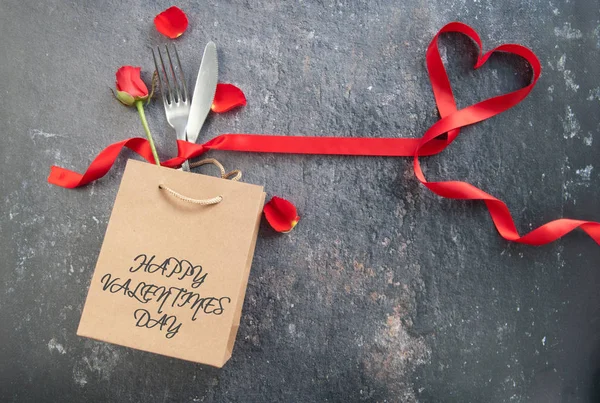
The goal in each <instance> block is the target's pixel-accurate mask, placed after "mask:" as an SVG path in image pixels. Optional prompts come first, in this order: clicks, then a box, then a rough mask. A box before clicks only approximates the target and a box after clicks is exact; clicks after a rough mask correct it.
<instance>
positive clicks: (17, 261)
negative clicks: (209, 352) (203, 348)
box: [0, 0, 600, 402]
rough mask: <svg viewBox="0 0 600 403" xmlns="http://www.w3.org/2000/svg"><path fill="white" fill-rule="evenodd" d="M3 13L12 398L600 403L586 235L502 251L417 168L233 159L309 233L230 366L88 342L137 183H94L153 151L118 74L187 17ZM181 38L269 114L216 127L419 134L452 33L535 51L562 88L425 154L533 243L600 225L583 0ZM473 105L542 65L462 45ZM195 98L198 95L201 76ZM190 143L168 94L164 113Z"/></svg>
mask: <svg viewBox="0 0 600 403" xmlns="http://www.w3.org/2000/svg"><path fill="white" fill-rule="evenodd" d="M147 3H148V2H142V1H139V0H136V1H131V2H121V1H115V0H112V1H103V2H92V1H89V2H67V1H57V0H49V1H41V2H39V1H33V0H24V1H17V0H4V1H2V2H1V3H0V54H1V55H2V58H1V61H0V77H1V79H0V91H1V93H2V100H3V102H2V105H1V106H0V133H1V135H0V156H1V159H0V160H1V161H2V175H0V189H2V191H1V193H2V196H3V197H2V198H3V203H2V207H1V209H0V230H1V232H2V242H1V244H0V256H2V260H1V266H0V269H1V270H0V284H1V286H0V323H1V324H2V325H1V326H0V337H1V340H2V344H1V345H0V400H1V401H6V402H54V401H70V402H79V401H114V402H158V401H161V402H162V401H165V402H168V401H176V402H200V401H205V402H213V401H214V402H250V401H253V402H254V401H256V402H267V401H299V402H312V401H330V402H334V401H336V402H355V401H374V402H385V401H388V402H417V401H418V402H597V401H600V364H599V362H600V340H599V334H600V333H599V332H600V311H599V308H598V306H600V296H599V293H598V288H599V286H600V270H599V269H600V268H599V267H598V266H599V264H598V262H600V248H599V247H598V246H597V245H595V244H594V243H593V241H591V240H590V239H589V238H587V237H586V236H585V235H583V234H582V233H575V234H571V235H569V236H567V237H566V238H564V239H562V240H560V241H558V242H555V243H553V244H551V245H549V246H545V247H539V248H534V247H527V246H520V245H516V244H511V243H508V242H505V241H503V240H502V239H501V238H500V237H499V236H498V235H497V234H496V232H495V230H494V229H493V226H492V223H491V221H490V219H489V216H488V213H487V211H486V210H485V208H484V206H483V205H482V203H466V202H457V201H448V200H441V199H439V198H438V197H436V196H434V195H432V194H431V193H429V192H428V191H427V190H426V189H424V188H423V187H422V186H420V185H419V184H418V182H417V181H416V180H415V179H414V177H413V173H412V168H411V162H410V161H409V160H408V159H404V158H396V159H393V158H347V157H319V156H275V155H249V154H233V153H218V154H217V153H215V154H213V155H214V156H216V157H218V158H219V159H220V160H221V161H222V162H223V163H224V164H225V165H226V166H227V167H232V168H233V167H236V168H240V169H242V170H243V171H244V173H245V180H246V181H247V182H251V183H257V184H261V185H264V186H265V188H266V190H267V192H268V194H269V195H273V194H277V195H282V196H284V197H286V198H288V199H290V200H292V201H294V202H295V203H296V204H297V206H298V208H299V211H300V214H301V215H302V217H303V219H302V221H301V223H300V224H299V225H298V227H297V228H296V229H295V230H294V231H293V232H292V233H290V234H288V235H284V236H279V235H277V234H275V233H273V232H272V231H271V230H270V229H269V228H268V226H267V225H266V224H265V223H264V222H263V224H262V228H261V231H260V237H259V240H258V245H257V249H256V256H255V260H254V265H253V269H252V272H251V275H250V282H249V286H248V292H247V296H246V301H245V305H244V313H243V318H242V323H241V327H240V330H239V334H238V340H237V344H236V347H235V350H234V356H233V358H232V359H231V361H230V362H228V363H227V364H226V366H225V367H224V368H223V369H220V370H219V369H214V368H210V367H206V366H203V365H197V364H193V363H189V362H184V361H179V360H175V359H170V358H166V357H162V356H158V355H153V354H149V353H145V352H140V351H135V350H132V349H127V348H123V347H119V346H114V345H109V344H105V343H100V342H95V341H91V340H86V339H83V338H79V337H77V336H76V335H75V331H76V327H77V324H78V321H79V317H80V314H81V310H82V306H83V303H84V299H85V296H86V292H87V288H88V285H89V282H90V279H91V276H92V271H93V268H94V264H95V260H96V257H97V254H98V251H99V248H100V245H101V242H102V237H103V234H104V231H105V229H106V225H107V220H108V217H109V214H110V211H111V206H112V202H113V200H114V197H115V194H116V191H117V188H118V185H119V179H120V176H121V173H122V171H123V167H124V164H125V161H126V158H127V157H128V156H130V155H127V154H125V155H124V156H122V157H120V158H119V160H118V163H117V164H116V167H115V168H114V169H113V170H112V171H111V172H110V173H109V174H108V175H107V176H106V177H105V178H104V179H102V180H101V181H99V182H97V183H96V184H93V185H90V186H87V187H85V188H82V189H79V190H65V189H61V188H58V187H54V186H50V185H48V184H47V183H46V177H47V174H48V168H49V167H50V165H52V164H57V165H61V166H64V167H68V168H72V169H76V170H79V171H82V170H83V169H85V167H86V166H87V164H88V163H89V162H90V161H91V158H92V157H93V156H94V155H95V154H96V153H97V152H98V151H100V150H101V149H102V148H103V147H105V146H106V145H108V144H110V143H112V142H115V141H118V140H122V139H124V138H127V137H132V136H140V135H142V131H141V127H140V124H139V121H138V118H137V115H136V113H135V112H134V111H133V110H127V109H125V108H124V107H122V106H121V105H119V103H118V102H117V101H115V100H114V99H113V98H112V95H111V92H110V90H109V88H110V87H111V86H112V85H113V81H114V72H115V71H116V69H117V68H118V67H119V66H120V65H123V64H134V65H141V66H142V67H143V69H144V71H145V78H146V79H148V78H149V77H150V74H151V70H152V62H151V58H150V53H149V46H150V45H152V44H156V43H158V42H160V41H164V40H163V39H162V38H160V37H159V35H158V34H157V33H156V32H155V31H154V28H153V25H152V18H153V17H154V15H155V14H156V13H157V12H159V11H161V10H162V9H165V8H167V7H168V6H170V5H171V4H170V3H168V2H151V3H149V4H147ZM179 6H180V7H181V8H183V9H184V10H185V11H186V12H187V13H188V15H189V17H190V20H191V24H190V28H189V30H188V32H186V33H185V34H184V36H183V37H181V38H180V39H178V40H177V46H178V47H179V50H180V53H181V55H182V58H183V62H184V64H185V70H186V73H187V74H188V77H192V76H193V75H194V72H195V71H196V69H197V66H198V64H199V61H200V55H201V50H202V47H203V46H204V44H205V43H206V42H207V41H208V40H209V39H212V40H214V41H215V42H216V43H217V45H218V48H219V62H220V68H221V70H220V74H221V79H222V80H223V81H226V82H233V83H235V84H237V85H238V86H240V87H241V88H243V89H244V91H245V93H246V95H247V97H248V101H249V102H248V106H247V107H245V108H242V109H239V110H237V111H235V112H232V113H229V114H226V115H221V116H212V117H211V118H210V119H209V121H208V124H207V126H206V127H205V129H204V131H203V134H202V138H203V139H207V138H210V137H213V136H215V135H217V134H219V133H227V132H233V133H235V132H249V133H283V134H289V135H294V134H296V135H298V134H304V135H337V136H363V135H366V136H373V137H383V136H412V137H417V136H420V135H421V134H422V133H423V132H424V131H425V130H426V129H427V128H428V127H429V126H430V125H431V124H433V123H434V122H435V120H436V119H437V114H436V110H435V106H434V102H433V96H432V92H431V88H430V85H429V81H428V77H427V74H426V70H425V65H424V51H425V48H426V46H427V44H428V42H429V41H430V39H431V38H432V36H433V34H434V33H435V32H436V31H437V30H438V29H439V28H440V27H442V26H443V25H444V24H445V23H446V22H449V21H452V20H461V21H464V22H467V23H469V24H471V25H472V26H473V27H474V28H475V29H477V30H478V31H479V33H480V34H481V37H482V39H483V41H484V43H485V45H486V47H487V48H491V47H492V46H496V45H498V44H500V43H503V42H517V43H522V44H524V45H526V46H529V47H531V48H532V49H534V50H535V52H536V53H537V54H538V56H539V57H540V60H541V62H542V65H543V68H544V72H543V75H542V78H541V79H540V81H539V85H538V86H537V87H536V88H535V90H534V91H533V92H532V94H531V95H530V96H529V98H528V99H527V100H526V101H525V102H523V103H522V104H521V105H519V106H517V107H516V108H514V109H513V110H511V111H509V112H507V113H504V114H502V115H501V116H498V117H495V118H493V119H491V120H489V121H486V122H484V123H482V124H479V125H476V126H474V127H470V128H467V129H465V130H464V131H463V136H462V137H461V138H460V139H459V140H458V141H457V142H455V143H454V144H453V145H452V147H451V148H450V149H448V150H447V151H445V152H444V153H443V154H441V155H439V156H436V157H432V158H428V159H424V160H423V164H424V167H425V168H426V170H427V174H428V176H429V178H431V179H434V178H438V179H463V180H467V181H469V182H471V183H473V184H475V185H477V186H480V187H482V188H483V189H485V190H487V191H488V192H490V193H491V194H494V195H496V196H498V197H500V198H501V199H503V200H505V201H506V202H507V204H508V205H509V207H510V208H511V211H512V212H513V214H514V217H515V219H516V221H517V224H518V227H519V228H520V230H522V231H526V230H527V229H529V228H533V227H535V226H537V225H539V224H542V223H544V222H546V221H548V220H551V219H554V218H558V217H561V216H566V217H575V218H585V219H595V220H600V209H599V207H598V200H599V198H600V190H599V185H600V174H599V173H600V162H599V161H598V156H599V155H600V117H599V114H598V111H599V106H600V80H599V79H598V77H600V67H599V66H600V12H599V9H600V7H598V2H597V0H585V1H574V0H571V1H569V0H567V1H566V2H557V1H554V0H553V1H547V0H544V1H541V0H535V1H528V2H523V3H521V4H519V3H518V2H497V1H491V0H475V1H471V0H466V1H465V0H462V1H461V0H459V1H455V0H435V1H429V2H424V1H417V0H410V1H405V2H391V1H390V2H367V1H365V2H332V1H327V2H321V1H299V2H272V1H268V0H267V1H263V2H259V1H232V2H216V1H214V2H213V1H211V2H189V1H182V2H180V3H179ZM442 50H443V53H444V58H445V59H446V60H447V62H448V65H449V70H450V74H451V79H452V82H453V84H454V88H455V91H456V96H457V99H458V102H459V104H460V106H465V105H468V104H470V103H472V102H474V101H476V100H478V99H481V98H484V97H489V96H491V95H494V94H499V93H502V92H505V91H508V90H510V89H515V88H518V87H520V86H522V85H524V84H526V83H527V82H528V79H529V71H528V69H527V66H526V65H525V63H524V62H523V61H522V60H519V59H517V58H513V57H508V56H494V57H493V58H492V59H491V60H490V62H489V63H488V65H487V66H485V67H484V68H482V69H481V70H479V71H477V72H473V71H472V68H471V65H472V63H473V61H474V59H475V52H476V50H475V48H474V46H473V45H472V44H471V43H470V42H469V41H468V40H466V39H464V38H463V37H460V36H447V37H444V38H443V40H442ZM190 85H191V83H190ZM147 115H148V117H149V120H150V126H151V128H152V130H153V132H154V134H155V137H156V138H157V142H158V146H159V149H160V155H161V156H162V157H163V158H166V157H168V156H172V155H173V154H174V152H175V144H174V133H173V132H172V131H171V130H170V129H167V126H166V123H165V120H164V116H163V111H162V106H161V103H160V101H158V102H154V104H153V105H151V106H150V107H149V108H148V110H147Z"/></svg>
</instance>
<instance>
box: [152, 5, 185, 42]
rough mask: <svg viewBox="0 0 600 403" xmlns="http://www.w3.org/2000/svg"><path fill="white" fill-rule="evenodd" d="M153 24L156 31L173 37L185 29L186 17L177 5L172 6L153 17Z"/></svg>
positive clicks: (176, 36) (178, 35) (177, 36)
mask: <svg viewBox="0 0 600 403" xmlns="http://www.w3.org/2000/svg"><path fill="white" fill-rule="evenodd" d="M154 25H155V26H156V30H157V31H158V32H160V33H161V34H163V35H165V36H168V37H169V38H171V39H175V38H179V37H180V36H181V35H182V34H183V33H184V32H185V30H186V29H187V27H188V18H187V15H185V13H184V12H183V11H182V10H181V9H180V8H179V7H176V6H173V7H170V8H167V9H166V10H165V11H163V12H162V13H160V14H158V15H157V16H156V17H154Z"/></svg>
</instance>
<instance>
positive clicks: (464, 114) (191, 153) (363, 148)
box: [48, 22, 600, 245]
mask: <svg viewBox="0 0 600 403" xmlns="http://www.w3.org/2000/svg"><path fill="white" fill-rule="evenodd" d="M447 32H458V33H462V34H464V35H467V36H468V37H469V38H471V39H472V40H473V41H474V42H475V43H476V44H477V46H478V47H479V49H480V53H479V56H478V59H477V63H476V64H475V68H476V69H477V68H479V67H481V66H482V65H483V64H485V62H486V61H487V60H488V59H489V57H490V56H491V55H492V53H494V52H507V53H512V54H515V55H518V56H520V57H522V58H524V59H525V60H526V61H527V62H528V63H529V64H530V65H531V68H532V69H533V79H532V81H531V83H530V84H529V85H527V86H526V87H524V88H521V89H519V90H516V91H513V92H510V93H508V94H504V95H500V96H496V97H493V98H489V99H486V100H484V101H481V102H478V103H476V104H474V105H471V106H468V107H466V108H463V109H457V108H456V101H455V99H454V95H453V94H452V87H451V86H450V81H449V79H448V75H447V73H446V69H445V68H444V64H443V62H442V59H441V57H440V53H439V50H438V45H437V42H438V37H439V36H440V35H441V34H443V33H447ZM481 49H482V45H481V40H480V38H479V35H477V32H475V30H474V29H473V28H471V27H469V26H468V25H466V24H463V23H460V22H452V23H449V24H447V25H446V26H444V27H443V28H442V29H441V30H440V31H439V32H438V33H437V34H436V35H435V37H434V38H433V40H432V41H431V43H430V44H429V47H428V48H427V54H426V59H427V70H428V72H429V78H430V80H431V86H432V87H433V93H434V96H435V101H436V104H437V107H438V110H439V113H440V116H441V119H440V120H438V121H437V122H436V123H435V124H433V125H432V126H431V127H430V128H429V129H428V130H427V131H426V132H425V134H424V135H423V137H421V138H419V139H413V138H339V137H296V136H273V135H258V134H223V135H220V136H218V137H215V138H214V139H212V140H210V141H208V142H206V143H204V144H192V143H189V142H186V141H182V140H178V141H177V146H178V155H177V157H175V158H172V159H170V160H168V161H165V162H163V163H162V165H163V166H166V167H172V168H175V167H178V166H180V165H181V164H182V163H183V161H185V160H187V159H189V158H194V157H197V156H199V155H201V154H203V153H204V152H206V151H208V150H228V151H246V152H263V153H287V154H324V155H362V156H388V157H414V170H415V175H416V177H417V179H419V181H421V183H422V184H423V185H425V186H426V187H427V188H428V189H430V190H431V191H432V192H434V193H436V194H437V195H439V196H442V197H446V198H451V199H463V200H483V201H484V202H485V204H486V206H487V208H488V210H489V212H490V215H491V216H492V220H493V222H494V225H495V226H496V229H497V230H498V232H499V233H500V235H501V236H502V237H503V238H504V239H507V240H509V241H514V242H519V243H525V244H529V245H544V244H547V243H549V242H552V241H555V240H556V239H558V238H560V237H562V236H563V235H565V234H567V233H569V232H571V231H573V230H574V229H576V228H581V229H582V230H583V231H585V232H586V233H587V234H588V235H589V236H590V237H592V239H593V240H594V241H595V242H596V243H598V244H599V245H600V223H598V222H593V221H582V220H572V219H566V218H563V219H558V220H555V221H551V222H549V223H547V224H544V225H542V226H540V227H538V228H536V229H534V230H533V231H531V232H529V233H527V234H526V235H523V236H520V235H519V233H518V232H517V229H516V227H515V224H514V221H513V219H512V217H511V215H510V212H509V210H508V207H507V206H506V204H505V203H504V202H502V201H501V200H499V199H497V198H495V197H493V196H492V195H489V194H488V193H486V192H484V191H483V190H481V189H479V188H477V187H475V186H473V185H471V184H469V183H466V182H460V181H444V182H428V181H427V179H425V175H423V171H422V170H421V165H420V163H419V157H422V156H428V155H434V154H437V153H439V152H441V151H443V150H444V149H445V148H446V147H447V146H448V145H450V143H452V142H453V141H454V140H455V139H456V137H457V136H458V135H459V133H460V128H461V127H464V126H468V125H471V124H473V123H477V122H481V121H483V120H485V119H489V118H491V117H492V116H495V115H498V114H500V113H502V112H504V111H506V110H507V109H509V108H511V107H513V106H515V105H516V104H518V103H519V102H521V101H522V100H523V99H524V98H525V97H526V96H527V95H528V94H529V92H531V90H532V89H533V87H534V86H535V83H536V82H537V80H538V78H539V76H540V73H541V66H540V62H539V60H538V58H537V57H536V55H535V54H534V53H533V52H532V51H531V50H529V49H527V48H526V47H524V46H521V45H516V44H506V45H501V46H498V47H497V48H495V49H492V50H491V51H489V52H487V53H485V54H484V53H482V50H481ZM445 134H447V136H446V137H445V138H440V137H442V136H444V135H445ZM123 147H126V148H129V149H130V150H132V151H134V152H136V153H138V154H139V155H140V156H142V158H144V159H146V160H147V161H148V162H152V161H154V160H153V157H152V152H151V150H150V145H149V144H148V141H147V140H145V139H142V138H132V139H128V140H124V141H121V142H119V143H115V144H112V145H110V146H108V147H107V148H106V149H104V150H103V151H102V152H100V154H98V156H97V157H96V159H95V160H94V161H93V162H92V163H91V164H90V166H89V168H88V169H87V171H86V172H85V173H84V174H83V175H81V174H79V173H76V172H73V171H70V170H67V169H64V168H60V167H57V166H53V167H52V168H51V170H50V176H49V177H48V182H50V183H52V184H54V185H58V186H62V187H66V188H75V187H78V186H83V185H85V184H88V183H90V182H91V181H94V180H96V179H99V178H101V177H102V176H104V175H105V174H106V173H107V172H108V171H109V170H110V168H111V167H112V165H113V163H114V161H115V159H116V158H117V156H118V155H119V153H120V152H121V150H122V149H123Z"/></svg>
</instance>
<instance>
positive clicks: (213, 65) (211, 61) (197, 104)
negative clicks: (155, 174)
mask: <svg viewBox="0 0 600 403" xmlns="http://www.w3.org/2000/svg"><path fill="white" fill-rule="evenodd" d="M218 77H219V64H218V62H217V46H216V45H215V43H214V42H212V41H210V42H208V43H207V44H206V47H205V48H204V54H203V55H202V62H201V63H200V69H199V70H198V78H197V79H196V86H195V87H194V94H193V95H192V104H191V105H190V114H189V117H188V121H187V126H186V137H187V140H188V141H189V142H191V143H195V142H196V140H197V139H198V135H199V134H200V129H201V128H202V125H203V124H204V121H205V120H206V116H208V112H209V111H210V107H211V105H212V103H213V99H214V97H215V90H216V89H217V80H218Z"/></svg>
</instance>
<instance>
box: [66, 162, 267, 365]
mask: <svg viewBox="0 0 600 403" xmlns="http://www.w3.org/2000/svg"><path fill="white" fill-rule="evenodd" d="M160 184H162V185H164V186H165V187H168V188H169V189H172V190H173V191H176V192H179V193H181V194H183V195H185V196H188V197H189V198H193V199H212V198H215V197H218V196H221V201H220V202H219V203H217V204H213V205H199V204H194V203H191V202H190V201H185V200H182V199H180V198H178V197H176V195H174V194H172V193H170V192H169V191H168V190H166V189H165V188H163V189H160V188H159V185H160ZM264 200H265V193H264V191H263V188H262V187H261V186H256V185H250V184H246V183H240V182H234V181H231V180H227V179H221V178H217V177H212V176H205V175H199V174H194V173H189V172H183V171H178V170H174V169H169V168H163V167H158V166H156V165H152V164H148V163H143V162H139V161H135V160H129V162H128V163H127V167H126V169H125V172H124V174H123V179H122V181H121V186H120V188H119V192H118V194H117V198H116V200H115V204H114V207H113V211H112V214H111V217H110V221H109V223H108V228H107V230H106V235H105V237H104V243H103V245H102V249H101V250H100V255H99V256H98V262H97V264H96V269H95V271H94V275H93V277H92V281H91V285H90V288H89V292H88V296H87V300H86V303H85V307H84V309H83V313H82V316H81V321H80V323H79V329H78V330H77V334H78V335H80V336H85V337H90V338H93V339H97V340H101V341H106V342H110V343H115V344H120V345H123V346H127V347H132V348H136V349H139V350H144V351H150V352H153V353H158V354H163V355H167V356H171V357H176V358H181V359H184V360H189V361H195V362H199V363H203V364H208V365H212V366H216V367H222V366H223V364H225V362H227V360H228V359H229V358H230V357H231V352H232V349H233V344H234V342H235V337H236V334H237V330H238V327H239V323H240V317H241V312H242V305H243V302H244V295H245V292H246V286H247V283H248V275H249V273H250V265H251V263H252V257H253V255H254V246H255V244H256V236H257V232H258V226H259V222H260V216H261V212H262V208H263V205H264ZM213 201H214V200H213Z"/></svg>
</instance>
